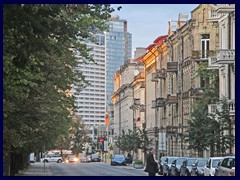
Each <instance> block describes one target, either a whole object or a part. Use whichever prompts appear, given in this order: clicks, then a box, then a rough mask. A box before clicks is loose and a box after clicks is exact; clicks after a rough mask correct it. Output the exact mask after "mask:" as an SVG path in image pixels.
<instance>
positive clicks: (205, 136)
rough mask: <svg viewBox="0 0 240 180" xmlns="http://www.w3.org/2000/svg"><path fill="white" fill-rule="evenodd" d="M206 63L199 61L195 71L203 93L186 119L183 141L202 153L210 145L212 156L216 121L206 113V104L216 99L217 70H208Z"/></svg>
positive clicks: (200, 154) (216, 126)
mask: <svg viewBox="0 0 240 180" xmlns="http://www.w3.org/2000/svg"><path fill="white" fill-rule="evenodd" d="M207 65H208V64H207V63H206V62H201V63H200V64H199V65H198V69H197V71H196V77H195V78H199V79H200V81H201V88H202V89H203V94H202V95H201V97H200V98H198V99H196V100H195V101H194V106H193V109H192V112H191V115H190V118H189V120H188V124H189V129H188V131H187V133H188V136H187V137H185V139H184V141H185V142H188V143H189V147H188V148H189V149H194V150H196V151H197V152H198V153H199V156H202V155H203V151H204V150H206V149H208V148H209V147H210V149H211V155H212V156H214V149H215V147H214V143H215V141H216V133H215V132H216V131H217V128H218V122H217V121H216V120H215V119H214V118H213V117H211V116H209V114H208V104H212V103H216V102H217V101H218V89H219V87H218V83H219V80H218V71H216V70H208V69H207Z"/></svg>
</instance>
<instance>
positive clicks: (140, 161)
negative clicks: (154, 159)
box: [134, 159, 143, 164]
mask: <svg viewBox="0 0 240 180" xmlns="http://www.w3.org/2000/svg"><path fill="white" fill-rule="evenodd" d="M134 164H143V161H142V160H137V159H136V160H134Z"/></svg>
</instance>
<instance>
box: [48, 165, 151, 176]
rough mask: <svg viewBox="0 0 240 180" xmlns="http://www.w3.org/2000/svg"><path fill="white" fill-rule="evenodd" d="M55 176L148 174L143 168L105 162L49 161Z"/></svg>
mask: <svg viewBox="0 0 240 180" xmlns="http://www.w3.org/2000/svg"><path fill="white" fill-rule="evenodd" d="M49 166H50V168H51V171H52V173H53V176H147V175H148V174H147V173H146V172H144V171H143V169H134V168H133V167H132V166H111V165H110V164H105V163H103V162H93V163H79V162H78V163H53V162H52V163H49Z"/></svg>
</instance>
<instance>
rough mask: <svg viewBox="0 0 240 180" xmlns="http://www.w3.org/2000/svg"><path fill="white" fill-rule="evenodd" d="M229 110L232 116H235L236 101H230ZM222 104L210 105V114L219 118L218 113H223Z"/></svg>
mask: <svg viewBox="0 0 240 180" xmlns="http://www.w3.org/2000/svg"><path fill="white" fill-rule="evenodd" d="M228 110H229V115H230V116H235V101H234V100H228ZM221 111H222V109H221V104H208V114H209V115H215V116H216V117H217V112H221Z"/></svg>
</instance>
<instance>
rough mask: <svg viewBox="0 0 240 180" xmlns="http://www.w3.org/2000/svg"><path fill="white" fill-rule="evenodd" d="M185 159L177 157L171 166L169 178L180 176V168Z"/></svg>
mask: <svg viewBox="0 0 240 180" xmlns="http://www.w3.org/2000/svg"><path fill="white" fill-rule="evenodd" d="M185 159H186V157H178V158H176V159H175V160H174V161H173V162H172V164H171V176H180V168H181V165H182V163H183V161H184V160H185Z"/></svg>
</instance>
